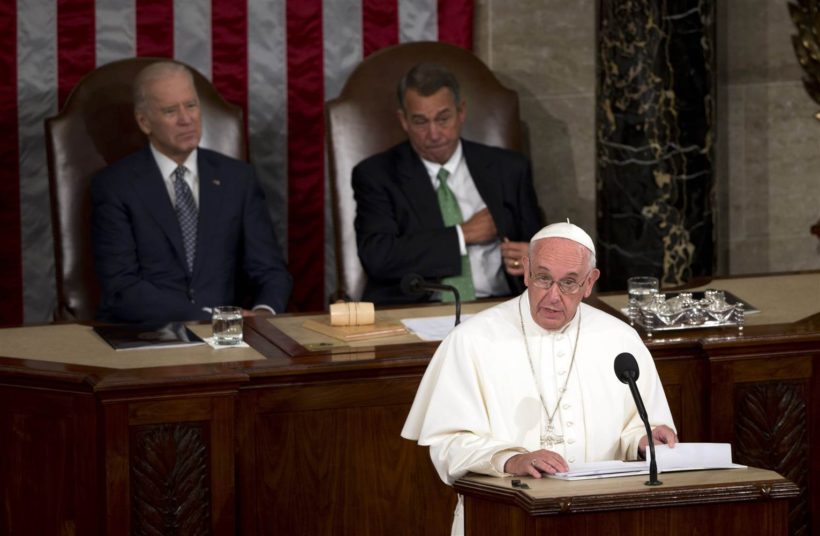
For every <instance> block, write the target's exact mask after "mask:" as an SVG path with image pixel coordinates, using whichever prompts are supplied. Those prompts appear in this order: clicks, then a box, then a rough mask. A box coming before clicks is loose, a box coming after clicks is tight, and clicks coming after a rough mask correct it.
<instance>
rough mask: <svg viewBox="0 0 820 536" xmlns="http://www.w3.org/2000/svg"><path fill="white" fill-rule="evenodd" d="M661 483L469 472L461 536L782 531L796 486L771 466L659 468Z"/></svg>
mask: <svg viewBox="0 0 820 536" xmlns="http://www.w3.org/2000/svg"><path fill="white" fill-rule="evenodd" d="M660 476H661V478H660V479H661V481H663V485H662V486H658V487H649V486H646V485H644V482H645V481H646V479H647V477H646V475H643V476H632V477H622V478H605V479H595V480H576V481H564V480H555V479H551V478H543V479H540V480H539V479H535V478H529V477H526V478H525V477H521V478H519V479H518V481H519V482H520V483H521V484H526V485H527V486H529V488H528V489H522V488H520V487H514V486H513V479H510V478H494V477H486V476H478V475H468V476H466V477H464V478H462V479H460V480H458V481H457V482H456V483H455V488H456V490H458V492H459V493H461V494H463V495H464V508H465V534H466V535H467V536H482V535H497V534H504V535H507V536H515V535H522V536H523V535H527V536H537V535H542V534H572V535H574V536H582V535H585V534H594V535H596V536H606V535H612V536H616V535H624V536H626V535H629V536H639V535H654V534H755V535H759V536H762V535H782V534H787V533H788V526H789V523H788V509H789V501H788V499H790V498H793V497H796V496H797V495H798V493H799V490H798V488H797V486H795V485H794V484H793V483H791V482H790V481H788V480H786V479H785V478H783V477H781V476H780V475H778V474H777V473H775V472H773V471H767V470H765V469H754V468H748V469H731V470H714V471H688V472H679V473H664V474H663V475H660Z"/></svg>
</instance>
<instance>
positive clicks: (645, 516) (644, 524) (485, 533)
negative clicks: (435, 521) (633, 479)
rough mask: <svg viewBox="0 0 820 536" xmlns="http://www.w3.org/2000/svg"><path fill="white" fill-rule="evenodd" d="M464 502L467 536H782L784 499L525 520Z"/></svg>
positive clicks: (494, 506) (501, 507)
mask: <svg viewBox="0 0 820 536" xmlns="http://www.w3.org/2000/svg"><path fill="white" fill-rule="evenodd" d="M467 502H468V505H467V518H468V519H470V521H468V523H467V525H466V526H465V528H466V530H465V534H467V535H468V536H496V535H499V534H504V535H505V536H517V535H526V536H540V535H551V534H572V535H573V536H583V535H587V534H589V535H595V536H642V535H647V536H655V535H658V534H663V535H665V536H677V535H680V536H683V535H687V536H689V535H693V534H704V535H706V534H754V535H755V536H782V535H783V534H785V532H786V511H785V510H786V508H787V506H788V501H786V500H778V501H770V502H764V503H725V504H713V505H698V506H681V507H671V508H647V509H641V510H621V511H615V512H596V513H584V514H568V515H555V516H538V517H527V516H526V514H525V513H524V512H523V510H521V509H519V508H517V507H515V506H509V505H505V504H501V503H496V502H493V501H488V500H481V499H470V500H468V501H467Z"/></svg>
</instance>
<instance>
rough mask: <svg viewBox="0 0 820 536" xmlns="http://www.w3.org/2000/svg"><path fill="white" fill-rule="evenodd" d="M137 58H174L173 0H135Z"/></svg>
mask: <svg viewBox="0 0 820 536" xmlns="http://www.w3.org/2000/svg"><path fill="white" fill-rule="evenodd" d="M136 18H137V23H136V26H137V56H159V57H163V58H172V57H173V56H174V0H136Z"/></svg>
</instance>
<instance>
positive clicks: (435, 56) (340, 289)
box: [325, 42, 522, 300]
mask: <svg viewBox="0 0 820 536" xmlns="http://www.w3.org/2000/svg"><path fill="white" fill-rule="evenodd" d="M421 62H435V63H438V64H440V65H443V66H444V67H446V68H448V69H449V70H450V71H452V72H453V73H454V74H455V75H456V77H457V78H458V81H459V85H460V86H461V94H462V98H463V99H464V100H465V101H466V103H467V120H466V122H465V124H464V127H463V129H462V136H463V137H464V138H466V139H469V140H472V141H478V142H481V143H485V144H487V145H495V146H499V147H505V148H508V149H514V150H518V151H520V150H522V132H521V126H522V125H521V121H520V119H519V116H518V94H517V93H515V92H514V91H512V90H510V89H508V88H506V87H504V86H503V85H501V83H500V82H499V81H498V79H497V78H496V77H495V75H494V74H493V73H492V72H491V71H490V70H489V69H488V68H487V66H486V65H485V64H484V63H483V62H482V61H481V60H480V59H478V58H477V57H476V56H475V55H474V54H472V53H471V52H469V51H467V50H464V49H463V48H459V47H456V46H453V45H448V44H445V43H435V42H416V43H404V44H400V45H395V46H392V47H388V48H384V49H382V50H379V51H378V52H376V53H374V54H372V55H371V56H369V57H367V58H366V59H365V60H364V61H362V63H361V64H359V66H358V67H356V69H355V70H354V71H353V72H352V73H351V74H350V77H349V78H348V79H347V82H346V83H345V86H344V88H343V89H342V92H341V94H340V95H339V97H338V98H336V99H333V100H331V101H328V102H327V105H326V109H325V112H326V115H327V143H328V155H329V170H330V181H331V186H332V190H331V191H332V199H333V220H334V227H335V238H336V276H337V292H336V297H338V298H346V299H353V300H358V299H359V298H360V297H361V295H362V292H363V291H364V286H365V282H366V281H367V276H366V274H365V272H364V269H363V268H362V265H361V263H360V262H359V256H358V251H357V247H356V231H355V229H354V227H353V220H354V218H355V216H356V202H355V200H354V198H353V187H352V185H351V173H352V171H353V168H354V167H355V166H356V164H358V163H359V162H360V161H361V160H363V159H364V158H367V157H368V156H372V155H374V154H376V153H379V152H381V151H384V150H386V149H388V148H390V147H391V146H393V145H395V144H397V143H399V142H401V141H403V140H404V139H406V136H405V134H404V131H403V130H402V129H401V125H400V124H399V120H398V118H397V117H396V110H397V109H398V107H399V105H398V99H397V96H396V86H397V85H398V83H399V80H400V79H401V77H402V76H403V75H404V73H406V72H407V71H408V70H410V68H411V67H412V66H413V65H415V64H417V63H421Z"/></svg>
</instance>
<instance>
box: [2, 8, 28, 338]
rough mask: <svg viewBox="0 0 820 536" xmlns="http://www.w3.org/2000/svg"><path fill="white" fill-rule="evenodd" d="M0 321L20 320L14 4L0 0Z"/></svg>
mask: <svg viewBox="0 0 820 536" xmlns="http://www.w3.org/2000/svg"><path fill="white" fill-rule="evenodd" d="M0 28H5V29H4V30H3V31H2V32H0V80H2V81H3V83H2V84H0V132H3V138H2V140H0V162H3V168H2V172H1V173H0V177H2V178H0V229H2V230H3V232H0V296H2V297H3V299H2V302H3V303H2V305H0V325H17V324H21V323H22V322H23V262H22V256H21V253H20V252H21V247H22V244H21V238H20V179H19V176H20V153H19V145H20V143H19V135H18V132H17V129H18V125H17V4H16V3H15V2H0Z"/></svg>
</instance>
